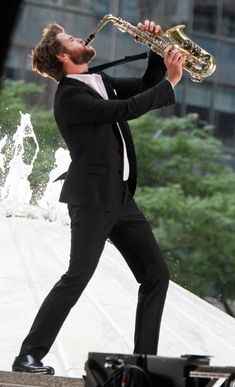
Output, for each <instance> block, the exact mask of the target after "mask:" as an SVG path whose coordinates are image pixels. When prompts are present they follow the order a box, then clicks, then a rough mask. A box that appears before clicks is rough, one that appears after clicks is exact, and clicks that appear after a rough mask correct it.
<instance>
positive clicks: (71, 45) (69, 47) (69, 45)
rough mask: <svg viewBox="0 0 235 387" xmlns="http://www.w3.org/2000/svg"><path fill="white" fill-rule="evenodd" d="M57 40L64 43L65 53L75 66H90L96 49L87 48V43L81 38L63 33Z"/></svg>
mask: <svg viewBox="0 0 235 387" xmlns="http://www.w3.org/2000/svg"><path fill="white" fill-rule="evenodd" d="M57 39H58V40H59V41H60V42H61V43H62V46H63V48H64V52H65V53H67V54H68V55H69V58H70V60H71V61H72V62H73V63H74V64H75V65H82V64H88V63H90V62H91V61H92V59H93V58H94V57H95V54H96V52H95V49H94V48H93V47H90V46H85V42H84V41H83V40H82V39H80V38H75V37H74V36H72V35H67V34H66V33H64V32H61V33H59V34H58V35H57Z"/></svg>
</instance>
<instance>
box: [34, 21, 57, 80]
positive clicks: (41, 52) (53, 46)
mask: <svg viewBox="0 0 235 387" xmlns="http://www.w3.org/2000/svg"><path fill="white" fill-rule="evenodd" d="M61 32H64V28H63V27H61V26H60V25H59V24H56V23H52V24H49V25H48V26H47V27H46V28H44V30H43V34H42V39H41V40H40V42H39V43H38V44H37V45H36V47H35V48H34V50H33V51H32V69H33V70H34V71H36V72H38V73H39V74H40V75H42V76H43V77H47V78H52V79H53V80H55V81H57V82H58V81H60V80H61V78H62V77H63V75H64V71H63V63H62V62H60V61H59V60H58V59H57V55H58V54H60V53H62V52H63V51H64V50H63V46H62V44H61V42H60V41H59V40H58V39H57V35H58V34H59V33H61Z"/></svg>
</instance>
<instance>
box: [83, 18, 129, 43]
mask: <svg viewBox="0 0 235 387" xmlns="http://www.w3.org/2000/svg"><path fill="white" fill-rule="evenodd" d="M109 22H112V23H114V24H121V23H122V19H121V18H119V17H116V16H113V15H111V14H108V15H105V16H104V17H103V19H101V21H100V22H99V24H98V25H97V27H96V29H95V30H94V31H93V32H92V33H91V34H90V35H89V36H88V38H87V39H86V40H85V46H88V45H89V44H91V43H92V42H93V40H94V39H95V36H96V34H97V32H99V31H100V30H101V29H102V28H103V27H104V26H105V25H106V24H107V23H109Z"/></svg>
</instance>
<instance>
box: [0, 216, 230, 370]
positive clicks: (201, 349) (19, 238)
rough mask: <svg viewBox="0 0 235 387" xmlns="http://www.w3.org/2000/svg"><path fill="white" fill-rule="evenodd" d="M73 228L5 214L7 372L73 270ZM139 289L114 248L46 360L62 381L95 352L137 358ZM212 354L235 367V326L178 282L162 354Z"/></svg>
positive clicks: (3, 360) (0, 299) (2, 260)
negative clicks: (49, 297)
mask: <svg viewBox="0 0 235 387" xmlns="http://www.w3.org/2000/svg"><path fill="white" fill-rule="evenodd" d="M69 242H70V230H69V227H68V226H63V225H59V224H56V223H51V222H48V221H44V220H39V219H26V218H20V217H9V218H7V217H5V216H1V215H0V343H1V356H0V369H1V370H6V371H7V370H10V369H11V363H12V361H13V359H14V356H15V355H16V354H17V352H18V350H19V347H20V344H21V341H22V339H23V338H24V336H25V335H26V334H27V331H28V329H29V327H30V325H31V323H32V319H33V318H34V316H35V313H36V311H37V309H38V307H39V305H40V303H41V301H42V300H43V298H44V297H45V295H46V294H47V292H48V291H49V290H50V288H51V287H52V285H53V284H54V282H55V281H56V280H57V279H58V278H59V277H60V275H61V274H62V273H63V272H64V271H65V270H66V267H67V261H68V256H69ZM137 290H138V289H137V284H136V283H135V280H134V278H133V277H132V274H131V273H130V272H129V270H128V269H127V267H126V264H125V262H124V260H123V259H122V257H121V256H120V255H119V253H118V252H117V250H116V249H115V248H114V247H113V246H112V245H110V244H107V245H106V247H105V250H104V252H103V255H102V258H101V261H100V264H99V267H98V269H97V271H96V273H95V275H94V277H93V278H92V280H91V281H90V283H89V285H88V287H87V289H86V291H85V292H84V294H83V296H82V297H81V299H80V300H79V303H78V304H77V305H76V306H75V307H74V308H73V310H72V312H71V314H70V316H69V318H68V319H67V321H66V322H65V324H64V326H63V328H62V330H61V332H60V334H59V336H58V338H57V340H56V342H55V345H54V346H53V348H52V351H51V352H50V354H49V355H48V356H47V357H46V358H45V361H44V362H45V364H46V363H48V364H50V365H51V366H54V367H55V368H56V374H57V375H65V376H71V377H76V376H77V377H80V376H81V375H82V374H83V373H84V372H83V367H84V362H85V361H86V359H87V354H88V352H90V351H92V352H114V353H115V352H119V353H131V352H132V337H133V330H134V315H135V304H136V295H137ZM185 353H190V354H205V355H211V356H213V359H212V364H217V365H231V366H235V363H234V359H235V321H234V319H233V318H231V317H229V316H228V315H226V314H225V313H223V312H222V311H220V310H218V309H216V308H215V307H213V306H211V305H209V304H208V303H206V302H205V301H203V300H201V299H200V298H198V297H196V296H195V295H193V294H191V293H189V292H187V291H186V290H184V289H182V288H180V287H179V286H177V285H176V284H174V283H171V285H170V288H169V292H168V297H167V303H166V308H165V312H164V316H163V324H162V331H161V340H160V348H159V354H160V355H162V356H169V357H171V356H177V357H178V356H180V355H182V354H185Z"/></svg>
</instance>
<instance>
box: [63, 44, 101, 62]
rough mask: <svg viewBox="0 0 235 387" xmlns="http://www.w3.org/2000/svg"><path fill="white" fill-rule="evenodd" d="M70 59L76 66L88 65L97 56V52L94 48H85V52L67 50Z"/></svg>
mask: <svg viewBox="0 0 235 387" xmlns="http://www.w3.org/2000/svg"><path fill="white" fill-rule="evenodd" d="M67 53H68V54H69V58H70V59H71V61H72V62H73V64H75V65H83V64H88V63H90V62H91V61H92V59H93V58H94V57H95V55H96V51H95V49H94V48H93V47H89V46H88V47H86V46H85V47H84V48H83V50H81V49H79V50H78V51H72V50H71V51H70V50H67Z"/></svg>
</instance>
